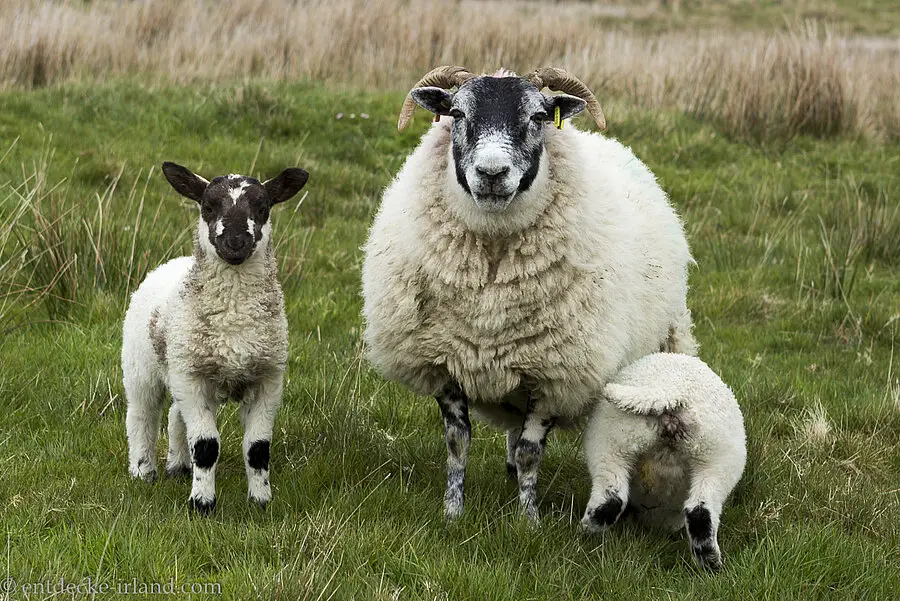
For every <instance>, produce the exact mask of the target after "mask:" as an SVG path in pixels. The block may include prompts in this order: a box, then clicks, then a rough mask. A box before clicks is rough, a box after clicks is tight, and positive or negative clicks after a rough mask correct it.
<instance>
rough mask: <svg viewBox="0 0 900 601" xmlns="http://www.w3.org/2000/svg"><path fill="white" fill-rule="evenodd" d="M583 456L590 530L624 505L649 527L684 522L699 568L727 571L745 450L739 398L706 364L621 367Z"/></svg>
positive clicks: (669, 358) (656, 362) (681, 361)
mask: <svg viewBox="0 0 900 601" xmlns="http://www.w3.org/2000/svg"><path fill="white" fill-rule="evenodd" d="M584 451H585V458H586V459H587V462H588V468H589V470H590V473H591V479H592V483H593V485H592V490H591V498H590V501H589V502H588V506H587V510H586V511H585V513H584V518H583V519H582V521H581V523H582V525H583V526H584V527H585V529H586V530H588V531H598V530H601V529H603V528H605V527H607V526H610V525H612V524H613V523H614V522H615V521H616V520H617V519H618V518H619V516H620V515H622V513H623V511H624V510H625V508H626V506H627V507H628V508H629V510H632V511H633V512H634V513H635V515H636V517H637V518H638V519H639V520H640V521H642V522H644V523H649V524H652V525H656V526H660V527H663V528H667V529H671V530H678V529H680V528H681V527H682V526H685V527H686V528H687V532H688V537H689V539H690V544H691V553H692V554H693V556H694V558H695V559H696V560H697V562H698V563H699V564H700V566H702V567H709V568H713V569H716V568H719V567H721V563H722V555H721V553H720V551H719V544H718V541H717V539H716V533H717V530H718V527H719V516H720V514H721V512H722V505H723V503H724V502H725V499H726V497H727V496H728V495H729V494H730V493H731V491H732V489H734V486H735V485H736V484H737V482H738V480H740V478H741V474H742V473H743V471H744V463H745V461H746V457H747V451H746V442H745V435H744V422H743V418H742V416H741V410H740V407H738V404H737V401H736V400H735V398H734V394H733V393H732V392H731V390H730V389H729V388H728V386H726V385H725V383H724V382H722V380H721V379H719V377H718V376H717V375H716V374H715V373H714V372H713V371H712V370H711V369H710V368H709V367H708V366H707V365H706V364H705V363H703V361H701V360H700V359H698V358H696V357H690V356H687V355H681V354H675V353H656V354H653V355H648V356H646V357H644V358H642V359H639V360H638V361H635V362H634V363H632V364H630V365H628V366H627V367H625V368H624V369H622V370H621V371H620V372H619V373H618V374H617V375H616V376H615V377H614V378H613V379H612V380H611V381H610V383H609V384H607V385H606V387H605V388H604V391H603V396H602V397H601V400H600V402H599V403H598V404H597V406H596V408H595V409H594V412H593V414H592V416H591V419H590V421H589V423H588V426H587V429H586V430H585V435H584Z"/></svg>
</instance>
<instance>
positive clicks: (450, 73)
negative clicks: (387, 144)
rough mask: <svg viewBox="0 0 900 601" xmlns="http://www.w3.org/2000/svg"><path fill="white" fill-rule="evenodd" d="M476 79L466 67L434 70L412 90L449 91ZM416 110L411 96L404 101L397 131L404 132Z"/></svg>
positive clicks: (448, 67) (446, 67)
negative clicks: (442, 89) (424, 87)
mask: <svg viewBox="0 0 900 601" xmlns="http://www.w3.org/2000/svg"><path fill="white" fill-rule="evenodd" d="M473 77H475V75H473V74H472V73H469V71H468V70H467V69H466V68H465V67H452V66H449V65H448V66H444V67H438V68H437V69H432V70H431V71H429V72H428V73H426V74H425V75H424V76H423V77H422V79H420V80H419V81H418V83H416V85H414V86H413V87H412V89H413V90H414V89H416V88H421V87H423V86H435V87H438V88H444V89H445V90H449V89H450V88H453V87H459V86H460V85H462V83H463V82H464V81H466V80H469V79H472V78H473ZM414 110H416V103H415V101H414V100H413V99H412V96H410V95H409V94H407V95H406V100H404V101H403V108H401V109H400V120H399V121H398V122H397V129H398V130H400V131H403V128H404V127H406V125H407V124H408V123H409V120H410V119H411V118H412V115H413V111H414Z"/></svg>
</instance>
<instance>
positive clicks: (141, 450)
mask: <svg viewBox="0 0 900 601" xmlns="http://www.w3.org/2000/svg"><path fill="white" fill-rule="evenodd" d="M125 396H126V398H127V399H128V409H127V411H126V415H125V429H126V431H127V434H128V468H129V471H130V472H131V475H132V476H134V477H135V478H140V479H141V480H143V481H145V482H154V481H155V480H156V439H157V438H158V437H159V421H160V413H161V411H162V402H163V398H164V397H165V389H164V388H163V386H162V384H161V383H156V382H152V381H143V382H134V381H133V378H128V377H126V378H125Z"/></svg>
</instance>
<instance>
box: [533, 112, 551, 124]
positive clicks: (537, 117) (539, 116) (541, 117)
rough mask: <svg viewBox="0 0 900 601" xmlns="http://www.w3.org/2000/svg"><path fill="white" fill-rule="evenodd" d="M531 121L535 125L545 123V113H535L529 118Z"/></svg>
mask: <svg viewBox="0 0 900 601" xmlns="http://www.w3.org/2000/svg"><path fill="white" fill-rule="evenodd" d="M531 120H532V121H534V122H535V123H543V122H544V121H547V113H545V112H544V111H541V112H539V113H535V114H533V115H532V116H531Z"/></svg>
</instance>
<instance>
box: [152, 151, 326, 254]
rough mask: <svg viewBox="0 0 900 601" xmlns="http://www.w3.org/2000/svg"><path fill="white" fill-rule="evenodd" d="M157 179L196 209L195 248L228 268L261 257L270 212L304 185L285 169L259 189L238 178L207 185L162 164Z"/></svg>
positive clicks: (300, 174) (297, 173) (300, 176)
mask: <svg viewBox="0 0 900 601" xmlns="http://www.w3.org/2000/svg"><path fill="white" fill-rule="evenodd" d="M163 173H164V174H165V176H166V179H167V180H168V181H169V183H170V184H172V187H173V188H175V190H177V191H178V192H179V193H180V194H181V195H183V196H186V197H187V198H190V199H192V200H196V201H197V202H198V203H199V204H200V225H199V237H200V243H201V245H202V246H203V247H204V248H208V249H211V250H212V251H214V253H209V254H214V255H215V256H217V257H218V258H219V259H221V260H222V261H225V262H226V263H228V264H230V265H240V264H241V263H243V262H244V261H246V260H247V259H249V258H250V257H251V256H253V254H254V253H255V252H257V253H258V252H264V251H265V247H266V246H267V245H268V240H269V232H270V231H271V226H270V225H269V213H270V210H271V208H272V207H273V206H274V205H276V204H278V203H279V202H284V201H285V200H287V199H289V198H291V197H292V196H294V194H296V193H297V192H299V191H300V189H301V188H303V186H304V185H305V184H306V181H307V179H309V174H308V173H307V172H306V171H304V170H303V169H285V170H284V171H282V172H281V173H280V174H279V175H278V176H277V177H274V178H272V179H270V180H268V181H266V182H264V183H260V181H259V180H257V179H254V178H252V177H247V176H243V175H226V176H220V177H216V178H213V180H212V181H211V182H210V181H207V180H205V179H204V178H202V177H200V176H199V175H196V174H195V173H192V172H191V171H190V170H189V169H186V168H185V167H182V166H180V165H176V164H175V163H163Z"/></svg>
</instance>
